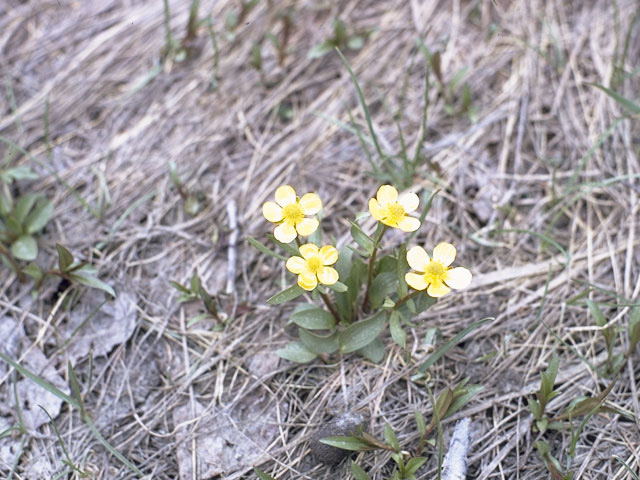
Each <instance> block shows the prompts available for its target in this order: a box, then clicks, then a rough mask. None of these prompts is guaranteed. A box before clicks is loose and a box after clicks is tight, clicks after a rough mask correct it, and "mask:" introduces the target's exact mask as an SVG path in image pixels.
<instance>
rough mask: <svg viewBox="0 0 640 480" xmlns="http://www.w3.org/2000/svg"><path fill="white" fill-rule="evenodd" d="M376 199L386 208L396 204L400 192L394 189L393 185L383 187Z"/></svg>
mask: <svg viewBox="0 0 640 480" xmlns="http://www.w3.org/2000/svg"><path fill="white" fill-rule="evenodd" d="M376 198H377V199H378V202H379V203H380V205H381V206H382V207H386V206H387V205H389V204H391V203H395V202H396V200H398V190H396V189H395V188H393V187H392V186H391V185H382V186H381V187H380V188H379V189H378V193H377V194H376Z"/></svg>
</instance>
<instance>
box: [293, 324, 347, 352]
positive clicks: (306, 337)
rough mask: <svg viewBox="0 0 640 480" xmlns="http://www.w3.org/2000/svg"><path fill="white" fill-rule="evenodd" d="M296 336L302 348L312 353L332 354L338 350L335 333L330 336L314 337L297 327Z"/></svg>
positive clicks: (313, 334)
mask: <svg viewBox="0 0 640 480" xmlns="http://www.w3.org/2000/svg"><path fill="white" fill-rule="evenodd" d="M298 336H299V337H300V340H301V341H302V343H303V344H304V346H305V347H307V348H308V349H309V350H311V351H312V352H314V353H334V352H336V351H337V350H338V333H337V332H335V333H332V334H331V335H316V334H315V333H311V332H309V331H307V330H305V329H304V328H302V327H299V328H298Z"/></svg>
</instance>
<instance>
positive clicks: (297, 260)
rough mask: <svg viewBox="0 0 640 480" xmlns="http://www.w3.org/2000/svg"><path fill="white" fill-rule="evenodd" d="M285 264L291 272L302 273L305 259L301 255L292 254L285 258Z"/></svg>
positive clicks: (305, 264)
mask: <svg viewBox="0 0 640 480" xmlns="http://www.w3.org/2000/svg"><path fill="white" fill-rule="evenodd" d="M285 266H286V267H287V270H289V271H290V272H291V273H296V274H297V273H302V272H304V271H305V269H306V268H307V261H306V260H305V259H304V258H302V257H298V256H293V257H291V258H289V260H287V263H286V264H285Z"/></svg>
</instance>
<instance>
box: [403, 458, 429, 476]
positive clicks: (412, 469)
mask: <svg viewBox="0 0 640 480" xmlns="http://www.w3.org/2000/svg"><path fill="white" fill-rule="evenodd" d="M426 461H427V457H413V458H411V459H409V461H408V462H407V464H406V465H405V467H404V468H405V471H406V472H407V474H408V475H414V474H415V473H416V472H417V471H418V470H419V469H420V467H421V466H422V465H424V463H425V462H426Z"/></svg>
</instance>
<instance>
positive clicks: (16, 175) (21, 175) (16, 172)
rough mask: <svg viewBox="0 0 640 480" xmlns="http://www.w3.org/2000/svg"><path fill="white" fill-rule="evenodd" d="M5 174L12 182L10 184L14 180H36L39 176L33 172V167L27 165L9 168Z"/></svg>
mask: <svg viewBox="0 0 640 480" xmlns="http://www.w3.org/2000/svg"><path fill="white" fill-rule="evenodd" d="M3 174H4V176H6V177H7V178H8V179H9V180H10V182H9V183H11V181H13V180H36V179H37V178H38V175H36V174H35V173H34V172H33V170H31V167H29V166H26V165H24V166H20V167H13V168H9V169H8V170H5V171H4V172H3Z"/></svg>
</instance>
